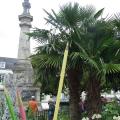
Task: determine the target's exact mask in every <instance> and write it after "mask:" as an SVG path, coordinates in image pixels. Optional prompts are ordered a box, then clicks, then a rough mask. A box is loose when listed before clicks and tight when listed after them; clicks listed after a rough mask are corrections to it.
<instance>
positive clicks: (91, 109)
mask: <svg viewBox="0 0 120 120" xmlns="http://www.w3.org/2000/svg"><path fill="white" fill-rule="evenodd" d="M100 111H101V99H100V81H99V80H98V79H97V77H96V76H95V75H94V74H92V73H91V74H90V77H89V81H88V85H87V112H88V116H89V118H91V117H92V115H93V114H98V113H100Z"/></svg>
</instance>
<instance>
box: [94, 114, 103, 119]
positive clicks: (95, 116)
mask: <svg viewBox="0 0 120 120" xmlns="http://www.w3.org/2000/svg"><path fill="white" fill-rule="evenodd" d="M95 118H97V119H99V118H102V116H101V115H100V114H93V116H92V119H93V120H94V119H95Z"/></svg>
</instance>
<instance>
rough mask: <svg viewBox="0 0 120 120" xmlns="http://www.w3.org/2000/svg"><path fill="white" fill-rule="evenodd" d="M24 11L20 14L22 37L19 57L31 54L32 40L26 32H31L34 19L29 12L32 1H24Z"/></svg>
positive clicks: (25, 57) (22, 57)
mask: <svg viewBox="0 0 120 120" xmlns="http://www.w3.org/2000/svg"><path fill="white" fill-rule="evenodd" d="M22 5H23V9H24V10H23V13H22V14H21V15H19V21H20V28H21V31H20V37H19V48H18V58H19V59H27V58H28V57H29V56H30V41H29V40H28V39H29V37H28V36H27V35H26V33H28V32H30V28H31V22H32V21H33V17H32V16H31V15H30V13H29V9H30V7H31V6H30V3H29V1H28V0H27V1H26V0H24V2H23V4H22Z"/></svg>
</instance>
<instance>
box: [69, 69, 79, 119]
mask: <svg viewBox="0 0 120 120" xmlns="http://www.w3.org/2000/svg"><path fill="white" fill-rule="evenodd" d="M79 76H80V72H79V71H77V70H69V72H68V83H69V84H68V86H69V95H70V99H69V103H70V120H80V117H81V116H80V108H79V102H80V77H79Z"/></svg>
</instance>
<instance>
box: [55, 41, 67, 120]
mask: <svg viewBox="0 0 120 120" xmlns="http://www.w3.org/2000/svg"><path fill="white" fill-rule="evenodd" d="M67 57H68V43H67V45H66V48H65V52H64V58H63V63H62V69H61V74H60V81H59V87H58V93H57V99H56V105H55V112H54V116H53V120H57V116H58V111H59V104H60V98H61V92H62V87H63V83H64V76H65V69H66V64H67Z"/></svg>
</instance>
